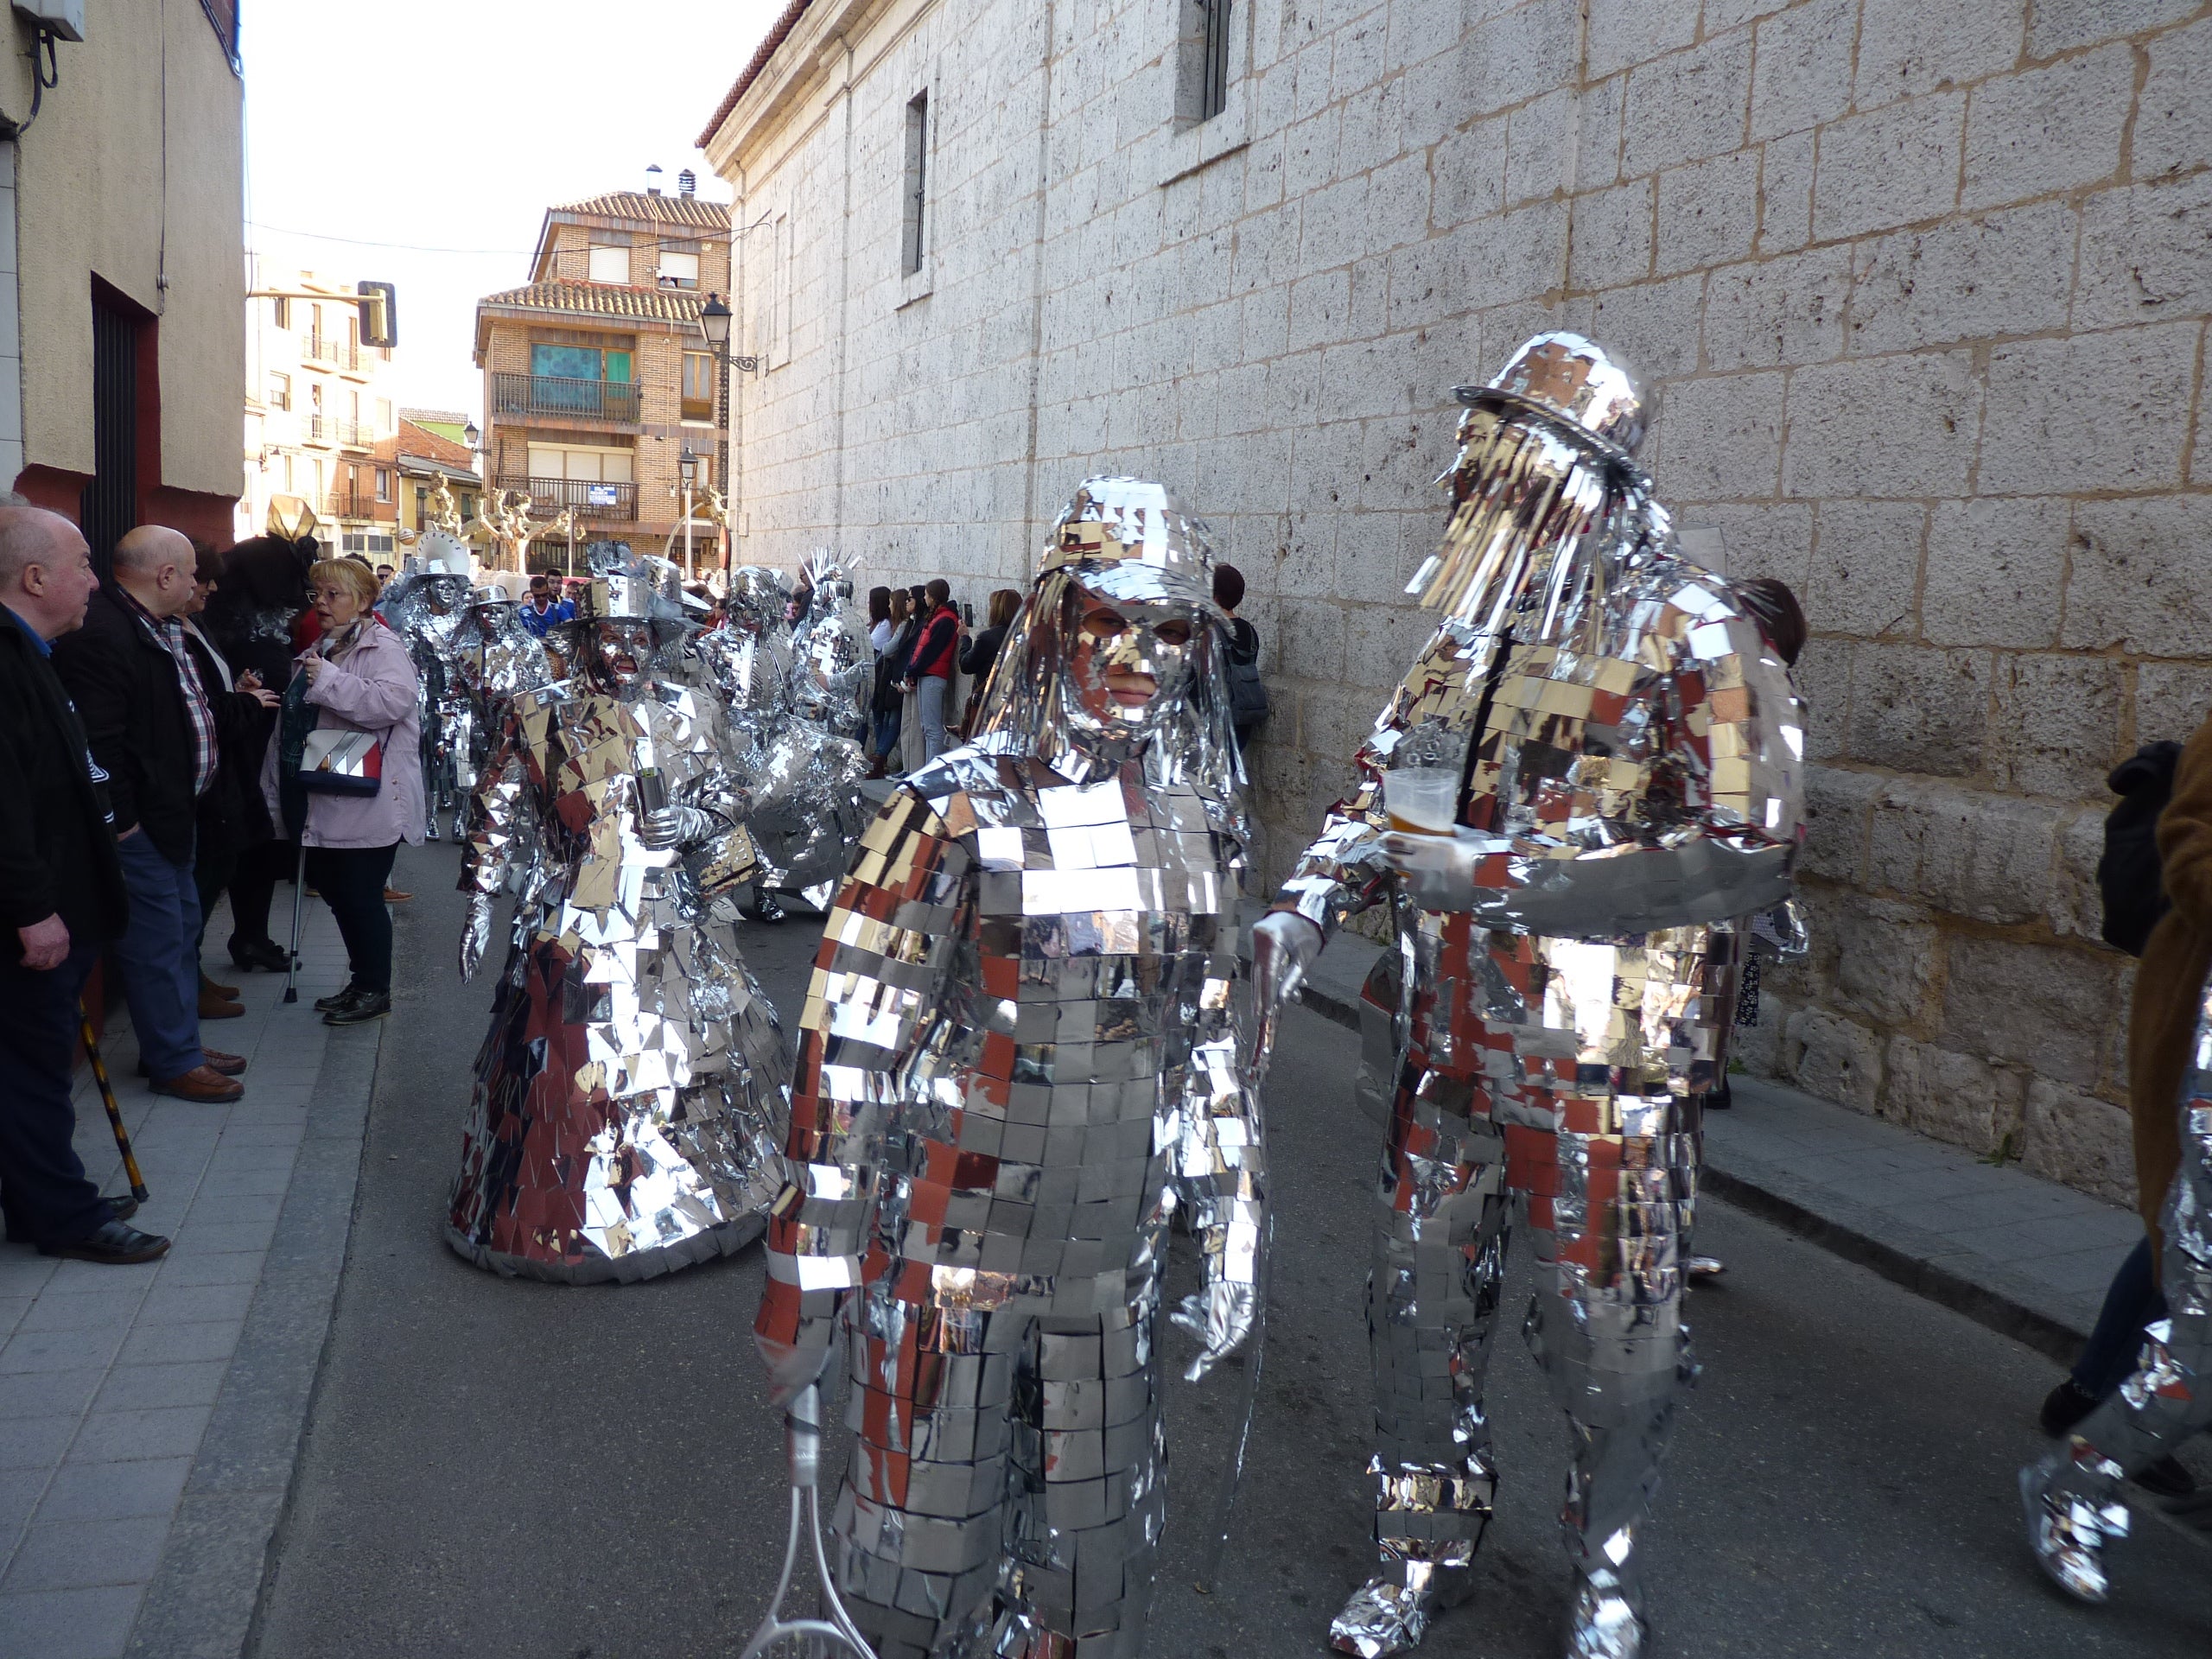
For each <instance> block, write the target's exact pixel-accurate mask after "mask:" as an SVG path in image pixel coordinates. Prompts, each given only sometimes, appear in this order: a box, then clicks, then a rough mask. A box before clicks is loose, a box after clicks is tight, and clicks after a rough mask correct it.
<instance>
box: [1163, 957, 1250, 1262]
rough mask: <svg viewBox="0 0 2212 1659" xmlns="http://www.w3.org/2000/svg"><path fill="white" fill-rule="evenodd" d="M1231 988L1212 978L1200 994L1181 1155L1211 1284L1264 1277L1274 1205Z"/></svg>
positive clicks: (1180, 1193)
mask: <svg viewBox="0 0 2212 1659" xmlns="http://www.w3.org/2000/svg"><path fill="white" fill-rule="evenodd" d="M1230 991H1231V988H1230V982H1228V981H1227V980H1226V979H1208V980H1207V981H1206V982H1205V987H1204V988H1203V990H1202V991H1201V992H1200V994H1199V1007H1198V1021H1197V1024H1198V1029H1197V1030H1196V1031H1195V1032H1194V1033H1192V1035H1193V1037H1194V1038H1195V1039H1197V1040H1195V1041H1194V1042H1193V1043H1192V1048H1191V1059H1190V1065H1189V1068H1188V1069H1187V1070H1186V1071H1185V1073H1184V1076H1183V1109H1182V1117H1181V1125H1180V1129H1181V1134H1180V1138H1179V1142H1178V1144H1177V1146H1176V1148H1175V1154H1174V1173H1175V1185H1176V1195H1177V1197H1178V1198H1179V1199H1180V1200H1181V1201H1182V1202H1184V1203H1186V1204H1188V1205H1190V1206H1191V1231H1192V1236H1195V1237H1196V1238H1197V1239H1198V1245H1199V1249H1200V1250H1201V1251H1202V1252H1203V1254H1204V1255H1205V1281H1206V1283H1208V1284H1210V1285H1211V1284H1218V1283H1223V1282H1227V1283H1230V1284H1245V1285H1251V1284H1256V1283H1257V1282H1258V1275H1259V1267H1260V1247H1261V1235H1262V1225H1263V1222H1264V1218H1265V1213H1266V1203H1267V1150H1266V1147H1265V1146H1264V1145H1263V1144H1262V1135H1261V1128H1260V1115H1259V1110H1258V1103H1257V1102H1256V1101H1255V1100H1254V1099H1253V1098H1252V1096H1251V1093H1250V1091H1249V1090H1248V1089H1247V1088H1246V1087H1245V1080H1244V1071H1243V1065H1241V1063H1240V1061H1239V1058H1238V1055H1237V1041H1236V1020H1235V1019H1234V1017H1233V1015H1232V1012H1231V1009H1232V1003H1231V1000H1230Z"/></svg>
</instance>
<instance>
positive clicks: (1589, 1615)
mask: <svg viewBox="0 0 2212 1659" xmlns="http://www.w3.org/2000/svg"><path fill="white" fill-rule="evenodd" d="M1650 1633H1651V1629H1650V1626H1649V1625H1648V1624H1645V1623H1644V1622H1643V1613H1642V1612H1641V1611H1638V1610H1637V1605H1636V1603H1635V1601H1634V1600H1633V1599H1631V1597H1630V1592H1629V1590H1628V1587H1627V1586H1625V1585H1624V1584H1623V1583H1622V1582H1621V1580H1619V1579H1618V1578H1616V1577H1615V1576H1614V1575H1613V1574H1612V1573H1611V1572H1609V1571H1604V1570H1600V1571H1599V1572H1597V1573H1591V1574H1590V1575H1588V1576H1587V1577H1580V1576H1579V1577H1578V1578H1577V1580H1576V1582H1575V1586H1574V1610H1573V1613H1572V1614H1571V1615H1570V1616H1569V1620H1568V1624H1567V1659H1643V1649H1644V1643H1645V1641H1646V1639H1647V1638H1648V1637H1649V1635H1650Z"/></svg>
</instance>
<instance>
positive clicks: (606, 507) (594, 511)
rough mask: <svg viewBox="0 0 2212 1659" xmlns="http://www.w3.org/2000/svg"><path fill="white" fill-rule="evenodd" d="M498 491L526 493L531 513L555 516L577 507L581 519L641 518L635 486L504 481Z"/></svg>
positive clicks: (577, 480)
mask: <svg viewBox="0 0 2212 1659" xmlns="http://www.w3.org/2000/svg"><path fill="white" fill-rule="evenodd" d="M497 487H498V488H499V489H502V490H525V491H527V492H529V494H530V507H531V512H543V513H555V512H560V511H561V510H562V509H563V507H574V508H575V510H576V517H577V518H621V519H634V518H636V517H637V516H638V486H636V485H635V484H613V483H607V484H602V483H600V482H598V481H596V480H592V479H584V478H502V479H500V480H499V483H498V486H497Z"/></svg>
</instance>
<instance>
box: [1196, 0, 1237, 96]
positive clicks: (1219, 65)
mask: <svg viewBox="0 0 2212 1659" xmlns="http://www.w3.org/2000/svg"><path fill="white" fill-rule="evenodd" d="M1229 8H1230V0H1198V12H1199V15H1200V18H1201V20H1202V22H1204V24H1205V62H1204V64H1203V65H1202V73H1203V77H1204V78H1203V79H1201V80H1200V81H1199V83H1198V119H1199V120H1201V121H1211V120H1212V119H1213V118H1214V117H1216V116H1217V115H1219V114H1220V113H1221V112H1222V111H1224V109H1227V108H1228V107H1229Z"/></svg>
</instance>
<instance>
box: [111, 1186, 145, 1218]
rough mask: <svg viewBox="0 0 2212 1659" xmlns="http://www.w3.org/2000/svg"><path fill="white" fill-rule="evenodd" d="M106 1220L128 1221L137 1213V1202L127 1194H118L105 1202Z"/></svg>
mask: <svg viewBox="0 0 2212 1659" xmlns="http://www.w3.org/2000/svg"><path fill="white" fill-rule="evenodd" d="M107 1213H108V1219H109V1220H111V1221H128V1220H130V1217H133V1216H135V1215H137V1213H138V1200H137V1199H136V1198H132V1197H131V1196H130V1194H129V1193H128V1192H118V1194H116V1196H115V1197H113V1198H110V1199H109V1200H108V1201H107Z"/></svg>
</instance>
